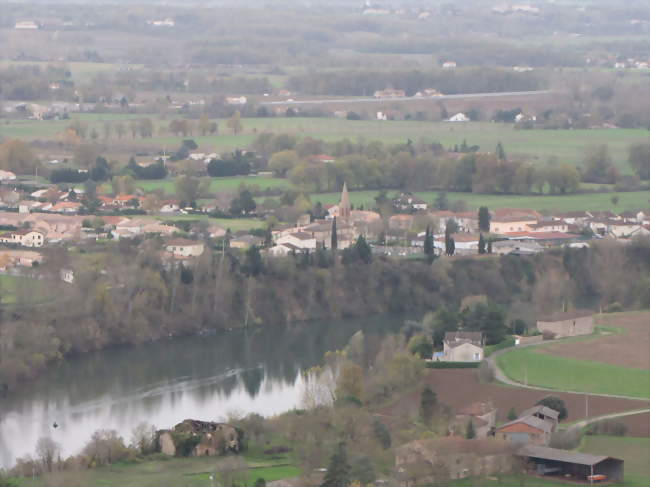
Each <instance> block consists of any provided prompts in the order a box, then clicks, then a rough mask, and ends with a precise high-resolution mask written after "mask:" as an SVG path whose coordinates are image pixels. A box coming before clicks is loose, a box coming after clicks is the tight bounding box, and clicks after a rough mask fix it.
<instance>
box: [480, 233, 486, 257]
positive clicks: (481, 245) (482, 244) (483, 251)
mask: <svg viewBox="0 0 650 487" xmlns="http://www.w3.org/2000/svg"><path fill="white" fill-rule="evenodd" d="M478 253H479V254H484V253H485V239H484V238H483V234H481V235H479V237H478Z"/></svg>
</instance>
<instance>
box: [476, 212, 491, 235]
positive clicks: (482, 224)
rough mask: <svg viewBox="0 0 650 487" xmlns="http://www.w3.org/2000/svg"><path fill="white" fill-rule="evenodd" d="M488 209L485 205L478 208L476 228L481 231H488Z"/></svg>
mask: <svg viewBox="0 0 650 487" xmlns="http://www.w3.org/2000/svg"><path fill="white" fill-rule="evenodd" d="M490 218H491V217H490V210H488V207H487V206H481V207H480V208H479V209H478V229H479V230H480V231H481V232H485V233H489V232H490Z"/></svg>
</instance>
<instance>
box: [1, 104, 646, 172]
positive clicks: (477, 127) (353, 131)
mask: <svg viewBox="0 0 650 487" xmlns="http://www.w3.org/2000/svg"><path fill="white" fill-rule="evenodd" d="M140 116H145V115H140ZM137 117H138V116H135V115H130V116H129V115H107V114H78V115H74V118H79V119H81V120H84V121H86V122H88V123H89V125H90V126H92V125H93V122H97V126H96V128H97V130H98V132H99V133H101V127H100V126H99V125H100V122H101V121H103V120H115V119H117V118H122V119H127V118H137ZM149 117H150V118H152V120H153V121H154V122H155V124H156V126H157V127H156V135H155V136H154V137H153V138H149V139H139V138H138V139H135V140H131V139H130V138H129V137H125V138H124V139H122V140H121V141H120V144H129V145H133V146H134V147H167V148H168V149H170V150H171V149H172V148H174V147H177V146H178V145H179V144H180V143H181V141H182V140H183V139H184V138H187V137H175V136H173V135H168V134H165V130H161V129H162V128H164V127H166V126H167V125H168V124H169V120H164V121H162V120H159V119H157V118H156V116H154V115H150V116H149ZM217 122H218V123H219V127H220V133H219V134H218V135H216V136H197V135H195V136H193V137H192V138H193V139H194V140H195V141H196V142H197V144H199V146H200V147H201V149H202V150H217V151H222V150H231V149H233V148H236V147H247V146H249V145H250V143H251V141H252V140H253V139H254V138H255V137H256V136H257V134H259V133H260V132H264V131H269V132H275V133H291V134H294V135H298V136H307V135H309V136H312V137H317V138H321V139H324V140H327V141H334V140H339V139H342V138H345V137H347V138H351V139H353V140H354V139H357V138H364V139H367V140H381V141H383V142H385V143H388V144H393V143H399V142H405V141H406V140H407V139H409V138H410V139H412V140H414V141H416V140H418V139H421V138H424V139H427V140H431V141H438V142H440V143H442V144H443V145H444V146H446V147H452V146H454V145H456V144H460V143H461V142H462V141H463V140H467V142H468V143H469V144H470V145H474V144H476V145H479V146H480V147H481V150H484V151H492V150H493V149H494V147H495V146H496V144H497V142H498V141H501V142H502V143H503V145H504V147H505V149H506V152H507V153H508V154H509V156H511V157H512V156H514V157H518V156H526V157H528V158H530V159H531V160H533V161H542V162H543V161H545V160H546V159H547V158H548V157H550V156H557V157H558V158H559V159H560V160H561V161H566V162H569V163H571V164H576V165H579V164H580V163H581V161H582V157H583V154H584V150H585V148H586V147H589V146H593V145H596V144H608V145H609V147H610V150H611V153H612V157H613V159H614V163H615V164H616V165H617V166H618V167H619V169H620V170H621V171H622V172H624V173H628V172H630V168H629V166H628V164H627V149H628V147H629V146H630V144H632V143H635V142H639V141H648V140H650V135H649V133H648V131H647V130H641V129H614V130H612V129H595V130H514V128H513V126H512V125H509V124H496V123H490V122H472V123H463V124H450V123H446V122H426V121H425V122H416V121H377V120H365V121H350V120H341V119H337V118H298V117H296V118H286V117H278V118H246V119H243V120H242V124H243V127H244V130H243V132H241V133H240V134H238V135H232V134H230V133H229V132H228V130H227V129H226V123H225V120H217ZM68 124H69V121H66V120H62V121H38V120H19V121H11V122H10V123H8V124H4V125H2V126H0V135H3V136H5V137H9V138H12V137H15V138H23V139H28V140H31V139H38V138H46V139H47V138H56V137H57V136H59V135H60V134H61V133H62V132H63V130H64V129H65V127H66V126H67V125H68Z"/></svg>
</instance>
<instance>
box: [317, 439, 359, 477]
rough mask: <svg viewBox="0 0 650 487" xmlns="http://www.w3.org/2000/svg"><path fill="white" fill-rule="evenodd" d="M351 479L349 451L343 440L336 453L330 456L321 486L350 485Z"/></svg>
mask: <svg viewBox="0 0 650 487" xmlns="http://www.w3.org/2000/svg"><path fill="white" fill-rule="evenodd" d="M351 481H352V478H351V468H350V462H349V461H348V453H347V449H346V447H345V442H343V441H341V442H340V443H339V445H338V447H337V449H336V451H335V452H334V454H333V455H332V456H331V457H330V463H329V466H328V467H327V473H326V474H325V480H324V481H323V483H322V484H321V487H348V485H350V482H351Z"/></svg>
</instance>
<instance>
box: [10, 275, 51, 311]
mask: <svg viewBox="0 0 650 487" xmlns="http://www.w3.org/2000/svg"><path fill="white" fill-rule="evenodd" d="M51 290H52V288H51V286H49V285H48V284H47V283H45V282H43V281H39V280H37V279H32V278H30V277H21V276H8V275H4V274H2V275H0V304H2V305H5V306H12V305H22V304H40V303H43V302H46V301H48V300H50V299H52V291H51Z"/></svg>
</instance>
